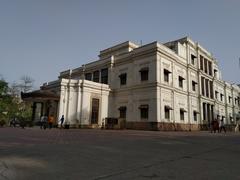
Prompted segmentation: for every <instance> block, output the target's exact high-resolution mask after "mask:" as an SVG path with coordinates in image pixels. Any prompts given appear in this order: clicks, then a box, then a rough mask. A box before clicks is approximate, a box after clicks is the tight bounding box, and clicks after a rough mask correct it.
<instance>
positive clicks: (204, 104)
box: [203, 103, 206, 120]
mask: <svg viewBox="0 0 240 180" xmlns="http://www.w3.org/2000/svg"><path fill="white" fill-rule="evenodd" d="M203 120H206V103H203Z"/></svg>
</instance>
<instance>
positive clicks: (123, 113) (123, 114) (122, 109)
mask: <svg viewBox="0 0 240 180" xmlns="http://www.w3.org/2000/svg"><path fill="white" fill-rule="evenodd" d="M118 110H119V114H120V116H119V117H120V118H126V112H127V108H126V106H121V107H120V108H118Z"/></svg>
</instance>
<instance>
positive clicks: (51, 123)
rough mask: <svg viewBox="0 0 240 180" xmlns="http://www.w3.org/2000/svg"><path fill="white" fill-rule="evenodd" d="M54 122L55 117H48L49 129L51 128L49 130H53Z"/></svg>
mask: <svg viewBox="0 0 240 180" xmlns="http://www.w3.org/2000/svg"><path fill="white" fill-rule="evenodd" d="M53 122H54V117H53V115H52V114H51V115H50V116H49V117H48V127H49V129H52V125H53Z"/></svg>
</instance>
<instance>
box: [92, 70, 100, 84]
mask: <svg viewBox="0 0 240 180" xmlns="http://www.w3.org/2000/svg"><path fill="white" fill-rule="evenodd" d="M93 82H99V71H94V72H93Z"/></svg>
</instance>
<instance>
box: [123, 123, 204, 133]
mask: <svg viewBox="0 0 240 180" xmlns="http://www.w3.org/2000/svg"><path fill="white" fill-rule="evenodd" d="M126 128H127V129H136V130H155V131H199V130H200V125H198V124H181V123H166V122H127V123H126Z"/></svg>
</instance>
